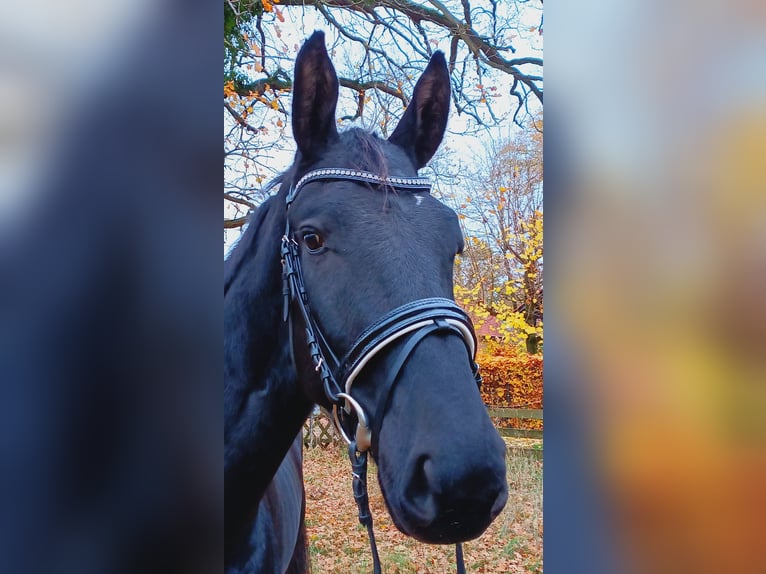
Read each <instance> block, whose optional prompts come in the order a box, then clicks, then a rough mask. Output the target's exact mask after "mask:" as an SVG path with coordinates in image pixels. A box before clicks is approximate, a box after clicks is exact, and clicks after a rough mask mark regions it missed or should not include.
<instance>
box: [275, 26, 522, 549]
mask: <svg viewBox="0 0 766 574" xmlns="http://www.w3.org/2000/svg"><path fill="white" fill-rule="evenodd" d="M337 100H338V78H337V76H336V73H335V70H334V68H333V65H332V63H331V61H330V59H329V56H328V54H327V51H326V49H325V45H324V36H323V34H322V33H321V32H316V33H314V35H313V36H312V37H311V38H310V39H309V40H307V41H306V43H305V44H304V46H303V47H302V49H301V50H300V53H299V54H298V57H297V60H296V65H295V82H294V87H293V108H292V111H293V114H292V128H293V134H294V137H295V141H296V144H297V148H298V151H297V153H296V159H295V163H294V165H293V167H292V168H291V170H290V171H289V172H288V173H287V175H286V177H285V181H284V184H283V189H282V190H281V191H280V195H279V196H278V198H277V200H276V203H277V204H279V203H280V202H281V201H285V203H284V204H283V205H286V206H289V208H287V209H286V222H285V223H286V230H287V231H286V233H285V237H284V238H283V247H282V249H283V255H284V253H286V252H287V251H285V250H286V249H288V250H290V252H291V253H292V254H293V255H294V257H295V259H296V261H297V265H298V266H299V267H300V281H301V287H302V288H303V292H302V293H300V294H299V295H297V296H294V297H293V298H292V300H291V302H290V306H289V323H290V326H291V329H292V336H291V337H290V339H291V345H292V355H293V357H294V364H295V368H296V372H297V384H298V386H299V387H300V388H301V389H302V394H303V395H304V396H305V397H306V398H307V399H308V400H309V401H310V402H315V403H319V404H321V405H324V406H325V407H326V408H328V409H331V408H333V406H336V407H337V404H334V403H336V402H337V396H332V395H333V392H332V390H329V391H328V385H327V381H324V383H323V381H322V377H321V373H322V372H325V373H326V372H327V371H326V370H323V369H322V368H321V367H322V365H321V364H320V363H321V362H322V361H324V359H325V357H324V356H322V357H321V358H320V360H319V361H318V360H317V356H316V353H312V352H311V351H310V350H311V349H312V348H314V349H316V348H317V346H318V347H320V348H323V349H325V351H326V352H325V355H326V354H327V353H331V354H332V355H333V356H335V357H340V359H337V360H338V365H339V369H340V370H341V371H343V370H344V368H345V367H348V366H349V365H348V363H349V362H350V363H353V366H354V367H355V372H354V382H353V387H352V388H351V390H349V391H348V392H347V393H343V394H344V396H345V397H346V401H345V403H346V407H347V408H348V407H349V403H351V404H352V405H353V408H351V409H350V412H351V416H352V417H353V416H354V415H356V416H357V417H358V418H360V419H361V418H364V419H366V421H365V422H366V425H364V426H365V427H366V428H369V429H372V435H371V437H370V439H371V440H370V444H369V448H370V452H371V454H372V456H373V458H374V459H375V461H376V463H377V465H378V477H379V480H380V485H381V489H382V492H383V495H384V498H385V501H386V505H387V508H388V510H389V512H390V514H391V516H392V518H393V521H394V523H395V524H396V526H397V527H398V528H399V529H400V530H401V531H402V532H404V533H405V534H408V535H410V536H413V537H414V538H416V539H418V540H421V541H424V542H430V543H453V542H459V541H464V540H468V539H471V538H475V537H477V536H479V535H480V534H481V533H482V532H483V531H484V530H485V529H486V528H487V527H488V526H489V524H490V523H491V521H492V520H493V519H494V518H495V517H496V516H497V514H498V513H499V512H500V511H501V510H502V508H503V506H504V504H505V501H506V499H507V483H506V478H505V445H504V443H503V441H502V439H501V438H500V437H499V435H498V433H497V431H496V430H495V428H494V427H493V425H492V423H491V421H490V418H489V416H488V415H487V411H486V408H485V406H484V404H483V402H482V400H481V396H480V393H479V390H478V388H477V385H476V383H475V372H474V363H473V357H472V348H471V344H470V341H469V340H468V339H469V338H470V336H472V334H471V333H470V332H467V330H468V328H467V327H466V324H467V325H468V326H470V321H469V320H458V319H460V317H458V315H457V311H456V310H455V309H454V308H453V307H456V306H454V303H452V300H453V263H454V258H455V256H456V255H457V254H459V253H460V252H461V250H462V248H463V238H462V233H461V229H460V226H459V224H458V218H457V216H456V214H455V212H454V211H453V210H452V209H450V208H449V207H447V206H445V205H444V204H442V203H441V202H440V201H438V200H437V199H435V198H434V197H433V196H431V195H430V194H429V193H428V192H427V189H423V188H422V186H420V187H419V186H418V185H417V183H418V180H416V179H415V178H417V172H418V170H419V169H420V168H422V167H423V166H424V165H425V164H426V163H427V162H428V161H429V160H430V159H431V157H432V156H433V154H434V153H435V152H436V150H437V148H438V146H439V145H440V143H441V140H442V137H443V135H444V131H445V128H446V124H447V116H448V113H449V106H450V78H449V73H448V71H447V66H446V62H445V59H444V55H443V54H442V53H441V52H437V53H435V54H434V56H433V57H432V58H431V61H430V63H429V64H428V66H427V68H426V69H425V71H424V72H423V74H422V76H421V77H420V79H419V80H418V82H417V84H416V87H415V91H414V94H413V96H412V99H411V101H410V103H409V105H408V106H407V109H406V111H405V113H404V115H403V116H402V118H401V120H400V122H399V124H398V125H397V127H396V129H395V130H394V131H393V133H392V134H391V135H390V137H388V139H383V138H380V137H378V136H375V135H373V134H370V133H368V132H365V131H363V130H360V129H355V128H353V129H349V130H346V131H344V132H341V133H339V132H338V130H337V129H336V118H335V109H336V105H337ZM376 177H377V178H380V181H376V179H375V178H376ZM396 182H404V184H405V185H403V186H397V185H396ZM413 182H414V184H413ZM406 184H411V185H410V187H411V188H412V189H407V185H406ZM274 207H278V205H274V206H272V208H274ZM285 243H288V245H287V247H285V245H284V244H285ZM294 295H295V293H294ZM434 301H435V302H437V303H433V302H434ZM439 302H441V303H439ZM408 305H411V306H412V308H413V309H414V310H415V313H417V312H419V309H421V308H422V306H423V305H434V306H435V307H438V308H440V309H441V308H444V310H443V313H441V315H439V313H437V315H439V317H437V318H435V319H433V323H434V325H435V326H433V327H429V330H428V332H425V331H423V332H422V333H418V331H417V330H415V327H412V331H411V332H408V333H407V334H403V335H402V336H393V337H389V339H388V340H385V341H382V343H381V344H380V345H379V349H378V350H377V352H374V353H371V354H370V353H367V354H366V355H365V360H364V361H362V362H361V363H362V364H361V365H360V362H359V361H357V362H356V363H354V358H355V356H356V358H358V356H359V354H360V353H361V352H360V353H357V351H358V349H359V347H360V346H361V347H363V346H365V344H367V343H369V341H364V340H362V341H361V342H360V337H361V339H364V337H365V332H369V330H370V325H375V324H376V323H377V324H378V325H380V319H381V317H386V316H390V315H394V316H395V317H394V319H393V320H392V321H393V323H396V321H397V320H398V319H397V317H398V315H399V314H404V313H405V312H407V310H408V309H409V307H408ZM301 307H302V308H301ZM453 314H454V315H453ZM426 315H427V314H426ZM424 317H425V315H424ZM450 317H452V322H451V323H450V319H449V318H450ZM455 317H457V318H455ZM440 320H441V324H440V323H439V321H440ZM307 322H311V323H313V327H314V328H315V329H314V330H315V331H316V332H317V333H318V335H317V334H315V333H314V332H313V331H312V330H311V329H309V330H307ZM427 322H428V321H425V320H424V322H423V324H425V323H427ZM410 325H411V323H410ZM429 325H430V324H429ZM450 325H452V327H450ZM455 325H457V326H460V325H462V327H461V328H457V327H455ZM387 327H391V325H387V324H385V322H384V324H383V327H381V329H379V330H380V331H386V328H387ZM396 327H397V325H396V324H393V327H392V329H389V330H390V331H392V332H395V331H396ZM372 331H375V329H374V328H373V329H372ZM315 337H321V341H319V342H316V341H312V340H311V339H313V338H315ZM370 338H372V339H373V342H375V341H377V342H381V339H382V338H383V335H381V336H380V337H378V338H377V339H375V337H370ZM312 343H314V347H312ZM473 344H474V345H475V341H474V343H473ZM367 350H369V349H367ZM312 354H313V356H312ZM349 354H350V356H349ZM344 363H345V364H344ZM318 373H319V375H318ZM335 374H336V375H338V372H337V371H336V373H335ZM348 374H349V373H348V372H347V371H346V372H344V373H343V375H342V376H340V375H338V377H339V379H343V380H346V377H347V376H348ZM343 380H339V383H340V386H341V387H342V386H343ZM341 390H348V389H341ZM354 411H356V412H354ZM351 432H352V431H350V430H349V431H348V433H347V434H350V433H351ZM366 446H367V445H365V447H366Z"/></svg>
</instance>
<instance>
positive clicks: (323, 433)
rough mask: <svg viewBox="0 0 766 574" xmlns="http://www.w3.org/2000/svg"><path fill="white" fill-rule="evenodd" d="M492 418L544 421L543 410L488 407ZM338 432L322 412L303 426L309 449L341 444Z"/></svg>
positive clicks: (519, 434) (506, 432) (520, 433)
mask: <svg viewBox="0 0 766 574" xmlns="http://www.w3.org/2000/svg"><path fill="white" fill-rule="evenodd" d="M487 413H488V414H489V416H490V417H493V418H500V419H533V420H540V421H541V420H543V410H542V409H511V408H505V407H488V408H487ZM497 430H498V432H499V433H500V435H501V436H505V437H513V438H535V439H542V438H543V431H541V430H529V429H510V428H498V429H497ZM341 440H342V439H341V438H340V436H339V435H338V431H337V430H335V426H334V425H333V423H332V419H331V418H330V415H329V413H327V412H326V411H324V410H320V411H319V412H318V413H314V414H312V415H311V416H310V417H309V418H308V420H306V424H305V425H304V426H303V444H304V445H306V446H307V447H309V448H313V447H315V446H328V445H330V444H332V443H336V442H341Z"/></svg>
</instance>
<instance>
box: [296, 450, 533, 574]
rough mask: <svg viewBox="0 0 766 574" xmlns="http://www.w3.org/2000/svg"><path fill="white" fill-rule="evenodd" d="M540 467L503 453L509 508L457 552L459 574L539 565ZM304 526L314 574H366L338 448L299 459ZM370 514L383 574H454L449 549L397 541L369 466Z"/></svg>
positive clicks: (367, 563) (513, 573) (362, 539)
mask: <svg viewBox="0 0 766 574" xmlns="http://www.w3.org/2000/svg"><path fill="white" fill-rule="evenodd" d="M542 473H543V467H542V461H541V460H539V459H537V458H535V457H533V456H530V455H528V454H527V455H525V454H523V453H520V452H518V451H515V450H513V449H509V455H508V459H507V475H508V485H509V496H508V503H507V504H506V506H505V509H504V510H503V512H502V513H501V514H500V516H498V517H497V519H496V520H495V521H494V523H493V524H492V525H491V526H490V527H489V529H487V531H486V532H485V533H484V534H483V535H482V536H481V537H480V538H478V539H476V540H472V541H470V542H467V543H465V544H464V545H463V550H464V557H465V564H466V569H467V570H468V572H471V573H472V574H475V573H487V574H489V573H496V574H501V573H502V574H519V573H528V574H538V573H542V571H543V563H542V536H543V518H542ZM304 475H305V481H306V525H307V535H308V539H309V552H310V556H311V562H312V571H313V573H314V574H335V573H338V574H340V573H343V574H348V573H359V574H369V573H370V572H372V560H371V557H370V549H369V542H368V540H367V532H366V530H365V529H364V527H362V526H361V525H360V524H359V522H358V520H357V511H356V505H355V504H354V500H353V497H352V495H351V468H350V464H349V462H348V459H347V458H346V454H345V449H344V448H341V447H339V446H337V445H335V446H330V447H328V448H325V449H323V448H314V449H308V450H306V451H305V452H304ZM369 494H370V506H371V508H372V514H373V517H374V519H375V535H376V540H377V543H378V550H379V553H380V558H381V563H382V567H383V572H384V573H385V574H420V573H428V574H430V573H434V574H435V573H439V574H442V573H444V572H453V571H454V570H455V548H454V547H453V546H436V545H428V544H422V543H419V542H417V541H416V540H413V539H411V538H408V537H406V536H404V535H403V534H401V533H400V532H399V531H398V530H396V527H395V526H394V525H393V523H392V521H391V518H390V517H389V516H388V512H387V510H386V509H385V504H384V502H383V497H382V495H381V494H380V487H379V486H378V484H377V476H376V473H375V467H374V465H373V464H372V463H371V464H370V473H369Z"/></svg>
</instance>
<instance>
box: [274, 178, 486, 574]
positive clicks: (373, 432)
mask: <svg viewBox="0 0 766 574" xmlns="http://www.w3.org/2000/svg"><path fill="white" fill-rule="evenodd" d="M315 181H354V182H359V183H365V184H367V185H368V186H371V187H382V186H385V187H387V188H389V189H392V190H394V191H410V192H418V191H420V192H426V193H430V190H431V184H430V182H429V180H427V179H424V178H419V177H387V178H384V177H381V176H378V175H376V174H373V173H370V172H367V171H358V170H351V169H336V168H333V169H317V170H313V171H310V172H308V173H307V174H306V175H304V176H303V177H301V178H300V179H299V180H298V182H297V183H295V184H294V185H293V186H291V188H290V190H289V192H288V194H287V199H286V202H285V207H286V210H289V209H290V206H291V204H292V203H293V201H295V198H296V197H297V196H298V194H299V193H300V192H301V190H302V189H303V187H304V186H305V185H307V184H308V183H311V182H315ZM281 257H282V294H283V298H284V306H283V320H284V321H287V322H288V326H289V332H290V350H291V352H292V351H293V324H292V321H291V320H290V310H291V308H292V305H291V303H295V306H296V307H297V308H298V310H299V312H300V315H301V319H302V320H303V324H304V327H305V331H306V343H307V345H308V348H309V355H310V357H311V361H312V363H313V366H314V370H315V371H316V372H317V374H318V376H319V378H320V380H321V381H322V387H323V390H324V394H325V397H326V398H327V401H328V402H329V404H331V405H332V409H333V418H334V422H335V425H336V426H337V428H338V430H339V431H340V434H341V435H342V436H343V438H344V440H345V441H346V442H347V443H348V445H349V456H350V457H351V462H352V466H353V470H354V498H356V500H357V504H358V505H359V519H360V521H361V522H362V524H365V525H367V527H368V532H369V534H370V543H371V546H372V550H373V558H374V564H375V572H376V574H377V573H379V572H380V565H379V560H378V557H377V550H376V548H375V541H374V535H373V533H372V516H371V515H370V512H369V505H368V502H367V492H366V481H365V476H364V475H365V474H366V467H367V458H366V457H367V451H368V450H370V448H372V450H373V451H374V452H377V447H378V439H379V436H380V430H381V426H382V424H383V418H384V416H385V411H386V407H387V405H388V403H389V400H390V397H391V394H392V393H393V390H394V387H395V386H396V383H397V381H398V380H399V374H400V372H401V370H402V368H403V367H404V365H405V364H406V362H407V359H408V358H409V357H410V355H411V354H412V353H413V352H414V351H415V349H416V347H417V346H418V344H419V343H420V342H421V341H422V340H423V339H425V338H426V337H427V336H428V335H431V334H436V333H440V334H450V333H451V334H455V335H458V336H459V337H460V339H461V340H462V341H463V343H464V344H465V347H466V351H467V358H468V360H469V363H470V366H471V370H472V372H473V375H474V378H475V381H476V384H477V385H481V376H480V374H479V367H478V365H477V364H476V360H475V359H476V334H475V332H474V328H473V324H472V322H471V319H470V317H469V316H468V315H467V314H466V313H465V311H463V310H462V309H461V308H460V307H459V306H458V305H457V304H456V303H455V302H454V301H452V300H451V299H446V298H442V297H432V298H427V299H417V300H415V301H411V302H409V303H406V304H405V305H402V306H400V307H397V308H395V309H393V310H392V311H389V312H388V313H386V314H385V315H384V316H383V317H381V318H380V319H378V320H377V321H375V322H374V323H372V324H371V325H370V326H369V327H367V328H366V329H365V330H364V331H362V333H361V334H360V335H359V336H358V337H357V339H356V341H354V343H353V344H352V345H351V347H350V348H349V350H348V351H347V352H346V354H345V355H344V356H343V358H342V359H338V357H337V355H336V354H335V353H334V352H333V350H332V348H331V347H330V345H329V343H328V341H327V338H326V337H325V336H324V334H323V333H322V330H321V329H320V328H319V325H318V323H317V321H316V319H315V318H314V316H313V314H312V312H311V307H310V302H309V298H308V293H307V291H306V285H305V283H304V280H303V270H302V267H301V262H300V253H299V244H298V242H297V241H296V240H295V237H293V230H292V229H291V228H290V221H289V218H286V223H285V233H284V235H283V237H282V245H281ZM394 343H401V348H400V349H399V350H398V352H397V354H396V356H395V358H394V359H393V361H392V363H391V366H390V367H389V369H388V373H387V376H386V379H385V386H384V388H383V392H381V394H380V398H379V400H378V404H377V405H375V407H374V411H373V417H372V419H370V417H369V416H368V414H367V413H366V412H365V410H364V408H363V407H362V405H361V404H360V403H359V402H358V401H357V400H356V399H354V397H353V396H352V395H351V391H352V385H353V383H354V381H355V380H356V379H357V377H358V376H359V375H360V374H361V372H362V371H363V370H364V369H365V367H366V366H367V365H368V364H369V363H370V361H371V360H372V359H373V358H374V357H375V356H377V355H378V354H379V353H381V352H383V351H384V350H386V349H388V348H389V347H390V346H391V345H393V344H394ZM354 423H356V429H355V430H354V431H352V429H353V427H354ZM352 435H353V437H352ZM457 554H458V572H461V571H464V570H462V569H461V567H462V550H461V549H460V547H459V545H458V549H457Z"/></svg>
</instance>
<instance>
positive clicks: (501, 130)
mask: <svg viewBox="0 0 766 574" xmlns="http://www.w3.org/2000/svg"><path fill="white" fill-rule="evenodd" d="M283 14H284V16H285V18H286V22H285V23H284V24H281V25H280V33H281V40H282V41H283V42H284V43H285V44H286V45H287V46H295V45H300V44H301V43H302V42H303V40H304V39H305V38H306V37H308V36H309V35H310V34H311V32H313V30H315V29H318V30H324V31H325V34H326V38H327V39H326V41H327V44H328V47H329V48H331V47H332V46H333V45H334V44H335V42H336V41H338V42H341V43H343V44H344V47H345V46H349V47H350V49H352V50H353V49H354V47H355V46H356V44H355V43H353V42H350V41H348V40H345V39H343V38H340V39H339V34H338V33H337V31H336V30H335V29H334V28H333V27H331V26H329V25H327V24H326V22H325V21H324V19H323V18H321V17H319V18H318V17H317V12H316V11H315V10H313V9H305V10H293V9H285V10H284V12H283ZM540 17H541V11H540V10H537V9H534V8H531V7H524V8H523V10H522V15H521V19H520V25H519V28H520V29H522V30H527V31H529V30H530V29H531V28H536V27H537V26H539V25H540ZM442 44H443V45H439V46H438V48H439V49H441V50H443V51H446V52H448V51H449V44H448V42H447V41H444V42H442ZM513 45H514V47H515V48H516V50H517V51H516V53H515V54H513V56H514V57H523V56H534V57H542V35H540V34H539V33H537V32H527V33H525V34H524V35H522V36H519V37H516V38H514V39H513ZM334 60H335V64H336V67H338V68H340V62H339V55H338V54H336V57H335V58H334ZM493 85H496V86H497V88H498V90H497V93H498V94H504V96H503V98H502V99H500V100H499V102H500V103H499V104H496V106H495V107H496V110H497V112H496V113H499V112H502V111H503V110H504V109H511V108H510V106H513V105H515V102H516V100H515V98H513V97H512V96H510V95H507V94H508V92H509V91H510V86H511V80H510V78H509V77H507V76H504V75H501V74H497V75H496V76H495V77H494V78H493ZM344 91H346V90H341V101H340V102H339V109H338V115H339V116H341V115H344V114H345V113H347V112H346V110H344V105H345V106H347V107H348V111H349V112H351V111H352V110H353V108H354V107H355V105H356V104H355V102H353V101H351V100H350V99H349V98H348V97H346V101H345V102H344V101H343V98H344ZM530 102H531V105H530V109H531V110H534V109H535V108H536V107H538V106H539V105H538V103H537V101H536V100H535V98H534V96H532V97H531V98H530ZM503 104H505V105H503ZM288 109H289V107H288ZM224 119H225V121H224V130H225V132H226V131H228V129H229V127H230V125H231V123H230V118H228V113H226V112H225V115H224ZM286 123H287V125H286V126H285V128H284V129H283V131H282V134H283V135H282V137H283V138H284V142H283V143H284V148H283V149H281V150H277V149H273V150H269V152H268V154H269V156H270V157H269V160H268V161H269V164H270V167H271V166H272V165H273V169H274V172H273V173H274V174H276V173H277V172H279V171H281V170H283V169H285V168H286V167H287V166H289V165H290V163H291V162H292V157H293V153H294V144H293V142H292V134H291V131H290V129H289V118H288V121H287V122H286ZM474 124H475V122H474V121H473V120H471V119H470V118H469V117H468V116H467V115H462V116H459V115H458V114H457V113H456V111H455V110H454V107H453V110H452V113H451V114H450V118H449V122H448V126H447V133H446V134H445V138H444V140H443V142H442V145H441V147H440V150H443V151H446V150H450V153H449V155H448V156H447V157H448V159H446V160H441V161H442V163H441V164H440V165H439V167H440V168H441V169H446V170H447V171H450V172H453V173H456V174H459V173H462V172H463V171H464V169H463V166H462V165H455V162H465V164H470V163H471V162H472V159H473V158H474V157H476V154H477V153H480V152H481V150H482V143H481V142H482V140H483V139H484V138H486V137H487V132H486V131H481V132H479V133H474V134H471V133H470V132H472V131H473V132H475V131H476V130H475V129H472V128H474V127H475V126H474ZM355 125H356V124H355ZM488 131H489V134H491V137H492V138H494V139H505V138H509V137H511V136H512V135H513V134H514V133H516V132H517V131H518V127H517V126H515V125H514V124H513V123H512V122H511V121H507V122H503V123H501V124H500V125H497V126H494V127H492V128H490V129H489V130H488ZM274 134H275V135H277V132H274ZM439 161H440V160H439V153H438V152H437V156H436V158H435V159H434V162H436V163H437V164H438V163H439ZM432 163H433V162H432ZM421 175H424V176H431V177H433V176H434V175H435V173H434V171H433V170H431V169H430V168H429V167H426V168H424V169H423V170H421ZM435 184H436V185H437V186H439V187H440V189H441V190H442V191H444V192H447V193H449V192H451V191H457V192H458V193H459V190H453V189H451V183H450V182H449V181H447V180H445V179H442V180H439V179H438V178H435ZM226 203H228V202H226ZM225 216H226V217H227V218H228V217H233V216H235V210H234V209H233V208H232V206H231V205H228V206H227V207H226V211H225ZM240 232H241V230H226V231H225V233H224V254H226V253H228V251H229V250H230V249H231V247H232V246H233V245H234V244H235V243H236V240H237V238H238V237H239V235H240Z"/></svg>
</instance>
